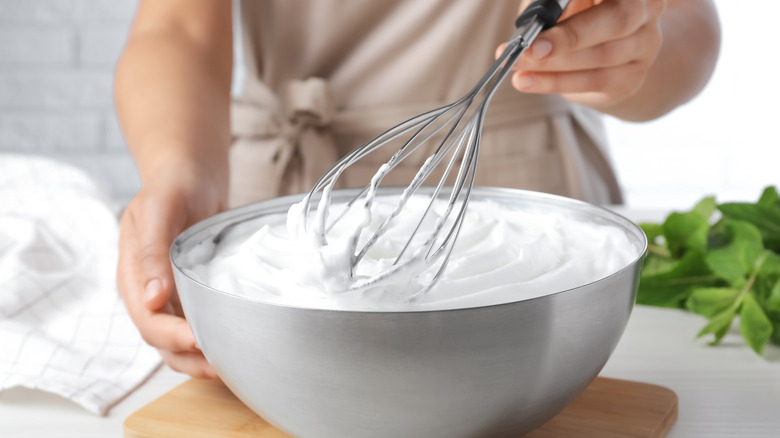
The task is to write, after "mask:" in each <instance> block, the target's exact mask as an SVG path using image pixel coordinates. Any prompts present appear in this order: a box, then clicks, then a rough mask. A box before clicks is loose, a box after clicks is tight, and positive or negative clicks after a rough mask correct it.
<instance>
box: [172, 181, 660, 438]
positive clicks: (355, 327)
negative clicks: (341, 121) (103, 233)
mask: <svg viewBox="0 0 780 438" xmlns="http://www.w3.org/2000/svg"><path fill="white" fill-rule="evenodd" d="M399 191H400V189H397V188H389V189H383V190H382V193H383V194H385V193H386V194H392V193H399ZM354 193H355V191H354V190H340V191H336V192H334V199H336V200H346V199H348V198H349V197H350V196H351V195H353V194H354ZM473 196H474V197H476V198H489V199H492V200H495V201H497V202H502V203H507V204H510V205H514V206H517V207H518V208H524V206H527V207H529V208H530V207H534V208H537V207H539V206H543V207H544V208H545V209H554V210H558V211H561V212H562V213H564V214H567V215H573V216H576V217H580V218H582V219H586V220H590V221H594V222H597V223H603V224H610V225H612V226H616V227H619V228H621V229H623V230H624V231H625V232H626V234H627V236H628V237H629V241H630V242H631V244H632V245H634V247H635V249H636V251H637V257H636V259H635V260H633V261H632V262H631V263H629V264H628V265H627V266H626V267H625V268H623V269H621V270H619V271H617V272H615V273H613V274H611V275H609V276H608V277H606V278H603V279H601V280H598V281H595V282H593V283H589V284H585V285H582V286H580V287H576V288H573V289H569V290H566V291H557V292H555V293H551V294H550V295H545V296H542V297H538V298H532V299H525V300H519V301H516V302H511V303H506V304H497V305H490V306H483V307H473V308H464V309H454V310H436V311H411V312H359V311H336V310H322V309H307V308H301V307H291V306H284V305H278V304H270V303H265V302H263V301H260V300H256V299H251V298H246V297H240V296H236V295H232V294H229V293H226V292H223V291H218V290H215V289H213V288H210V287H208V286H207V285H205V284H202V283H201V282H199V281H198V280H197V279H195V278H192V277H191V276H190V275H188V274H187V273H186V267H187V263H191V262H192V260H193V257H192V255H193V254H198V256H197V257H195V258H196V259H197V258H201V259H202V258H203V257H208V256H209V254H210V252H209V251H210V250H213V247H214V245H216V243H217V242H218V241H219V239H220V236H221V235H222V233H224V231H225V230H226V229H230V228H234V227H247V228H248V229H251V227H252V226H253V220H256V219H258V218H260V217H262V216H263V215H267V214H272V213H283V212H285V211H286V210H287V208H288V207H289V206H290V205H291V204H292V203H294V202H297V201H298V200H299V199H300V196H292V197H285V198H278V199H273V200H270V201H266V202H261V203H257V204H252V205H249V206H245V207H241V208H238V209H234V210H230V211H227V212H225V213H222V214H220V215H217V216H214V217H212V218H209V219H207V220H205V221H203V222H200V223H198V224H196V225H194V226H192V227H191V228H189V229H188V230H186V231H185V232H184V233H182V234H181V235H180V236H179V237H178V238H177V239H176V241H175V242H174V244H173V246H172V248H171V260H172V264H173V267H174V275H175V279H176V285H177V288H178V291H179V295H180V299H181V302H182V307H183V309H184V312H185V315H186V317H187V319H188V321H189V323H190V325H191V326H192V329H193V332H194V334H195V337H196V339H197V341H198V343H199V345H200V347H201V348H202V349H203V352H204V354H205V355H206V357H207V359H208V360H209V362H211V364H212V365H213V366H214V367H215V369H216V370H217V372H218V373H219V375H220V377H221V378H222V380H223V381H224V382H225V383H226V384H227V386H228V387H230V389H231V390H232V391H233V392H234V393H235V394H236V395H237V396H238V397H239V398H240V399H241V400H242V401H243V402H244V403H246V404H247V406H249V407H250V408H251V409H252V410H254V411H255V412H257V413H258V414H259V415H261V416H263V417H264V418H265V419H266V420H268V421H269V422H271V423H273V424H274V425H276V426H277V427H279V428H280V429H282V430H285V431H286V432H288V433H290V434H292V435H294V436H301V437H318V438H328V437H345V436H349V437H379V438H381V437H399V436H403V437H425V438H437V437H449V438H452V437H476V436H489V437H501V436H507V437H510V436H511V437H517V436H520V435H521V434H523V433H526V432H528V431H530V430H532V429H534V428H536V427H538V426H539V425H541V424H543V423H544V422H545V421H547V420H548V419H549V418H551V417H552V416H554V415H555V414H556V413H558V412H559V411H560V410H562V409H563V408H564V407H565V406H566V405H567V404H569V403H570V402H571V401H572V400H574V398H576V396H577V395H578V394H579V393H580V392H581V391H582V390H584V389H585V387H587V385H588V384H589V383H590V382H591V381H592V380H593V378H595V376H596V375H597V374H598V372H599V371H600V370H601V368H602V367H603V366H604V364H605V363H606V361H607V359H608V358H609V356H610V354H611V353H612V351H613V349H614V347H615V345H616V344H617V342H618V340H619V339H620V336H621V335H622V333H623V330H624V328H625V325H626V323H627V321H628V318H629V316H630V313H631V309H632V307H633V304H634V300H635V294H636V289H637V286H638V281H639V273H640V270H641V262H642V260H643V257H644V253H645V250H646V245H647V241H646V238H645V236H644V233H642V231H641V229H640V228H639V227H638V226H636V225H635V224H633V223H632V222H631V221H629V220H628V219H626V218H624V217H622V216H619V215H617V214H615V213H613V212H611V211H609V210H606V209H603V208H600V207H597V206H594V205H591V204H587V203H584V202H580V201H575V200H571V199H568V198H562V197H558V196H553V195H547V194H541V193H536V192H527V191H521V190H513V189H497V188H479V187H478V188H474V191H473ZM593 256H594V257H598V254H594V255H593Z"/></svg>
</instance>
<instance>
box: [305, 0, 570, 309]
mask: <svg viewBox="0 0 780 438" xmlns="http://www.w3.org/2000/svg"><path fill="white" fill-rule="evenodd" d="M568 3H569V0H535V1H533V2H532V3H531V4H530V5H529V6H528V7H527V8H526V9H525V10H524V11H523V13H522V14H521V15H520V16H519V17H518V18H517V20H516V21H515V26H516V28H517V32H516V34H515V36H514V37H513V38H512V39H511V40H510V41H509V42H508V43H507V46H506V49H505V50H504V51H503V53H502V54H501V55H500V56H499V57H498V59H497V60H496V61H495V62H494V63H493V65H492V66H491V67H490V69H489V70H488V71H487V73H486V74H485V75H484V76H483V77H482V78H481V79H480V80H479V82H477V84H476V85H475V86H474V88H472V89H471V91H469V92H468V93H467V94H466V95H465V96H463V97H462V98H461V99H459V100H457V101H455V102H453V103H451V104H449V105H445V106H443V107H440V108H437V109H434V110H431V111H428V112H426V113H424V114H420V115H418V116H416V117H412V118H411V119H409V120H407V121H405V122H402V123H400V124H398V125H397V126H395V127H393V128H391V129H389V130H387V131H386V132H384V133H383V134H381V135H379V136H378V137H376V138H375V139H373V140H371V141H369V142H367V143H365V144H364V145H362V146H360V147H358V148H357V149H355V150H353V151H352V152H350V153H349V154H348V155H346V156H345V157H344V158H343V159H341V160H340V161H339V162H338V163H337V164H336V165H335V166H334V167H333V168H331V169H330V170H329V171H327V172H326V173H325V174H324V175H323V176H322V177H321V178H320V179H319V180H318V181H317V183H315V185H314V186H313V188H312V189H311V191H310V192H309V193H308V195H307V196H306V197H305V198H304V199H303V201H302V202H301V204H299V205H300V214H301V215H302V217H301V218H300V220H301V222H300V223H301V224H302V227H303V230H304V231H305V232H306V233H309V235H313V236H314V238H315V239H316V242H317V244H319V245H327V243H328V233H329V232H330V231H331V230H332V229H333V227H334V226H335V225H336V224H337V223H338V222H339V221H340V220H342V218H343V217H344V215H345V214H346V212H347V211H348V210H349V209H350V208H352V206H353V205H357V206H358V207H360V206H361V204H356V203H358V202H362V203H363V204H362V207H363V208H364V209H365V211H366V212H369V216H368V218H367V219H366V220H365V221H364V222H363V223H362V224H361V225H359V226H358V227H357V229H355V230H354V233H353V234H351V235H350V239H349V250H350V256H349V257H350V260H349V273H348V275H349V287H348V289H349V290H353V291H354V290H364V289H367V288H370V287H374V286H381V285H383V284H388V283H390V282H392V277H393V276H395V275H399V274H400V273H403V274H402V275H405V276H408V275H410V273H411V274H413V275H419V274H420V273H422V272H428V271H433V269H434V268H435V267H436V265H437V264H438V268H437V269H436V270H435V271H433V272H434V274H433V275H428V278H429V280H427V281H425V282H421V284H420V288H419V290H418V291H417V292H416V293H414V294H413V295H412V296H411V297H410V300H411V301H413V300H414V299H416V298H417V297H418V296H420V295H421V294H423V293H425V292H426V291H427V290H429V289H430V288H431V287H432V286H433V285H434V284H435V283H436V282H437V281H438V280H439V278H440V277H441V275H442V272H443V271H444V269H445V267H446V266H447V262H448V261H449V258H450V254H451V253H452V250H453V247H454V244H455V241H456V240H457V237H458V234H459V232H460V230H461V227H462V225H463V221H464V218H465V214H466V210H467V207H468V203H469V198H470V195H471V189H472V187H473V186H474V179H475V175H476V168H477V156H478V154H479V144H480V137H481V132H482V125H483V121H484V118H485V112H486V110H487V107H488V104H489V103H490V99H491V98H492V97H493V94H494V93H495V92H496V89H497V88H498V86H499V85H500V83H501V82H502V81H503V80H504V78H505V77H506V76H507V75H508V74H509V73H510V71H511V69H512V66H513V65H514V64H515V62H516V61H517V59H518V58H519V57H520V55H521V54H522V53H523V51H524V50H525V49H526V48H528V47H529V46H530V45H531V43H532V42H533V41H534V39H535V38H536V36H537V35H538V34H539V33H540V32H541V31H542V30H544V29H547V28H549V27H552V26H553V25H555V23H556V22H557V20H558V18H559V17H560V15H561V13H562V12H563V9H564V8H565V7H566V6H567V5H568ZM440 133H443V135H444V138H443V140H442V141H441V142H440V143H439V144H438V145H437V146H435V147H433V148H432V150H433V153H432V154H430V155H429V156H428V158H427V159H426V160H425V162H424V163H423V165H422V166H421V167H420V169H419V171H417V173H416V174H415V175H414V177H413V178H412V180H411V182H410V183H409V185H408V186H406V187H405V188H404V189H403V192H402V194H401V196H400V197H399V198H398V200H397V202H396V204H395V206H394V208H393V209H392V211H391V213H390V214H389V215H388V216H386V218H385V219H384V220H383V221H382V222H381V224H380V225H379V227H378V228H377V229H376V230H375V231H374V232H373V233H372V234H371V235H370V236H369V237H368V238H367V239H366V238H365V237H363V238H362V239H361V236H360V234H361V231H362V230H363V228H366V227H367V226H368V225H369V222H370V211H371V206H372V203H373V201H374V197H375V195H376V193H377V191H378V189H379V186H380V184H381V182H382V180H383V178H384V177H385V176H386V175H387V173H388V172H390V171H391V170H392V169H394V168H395V167H396V166H398V165H399V164H400V163H401V162H403V161H404V160H405V159H407V158H408V157H409V156H410V155H411V154H412V153H414V152H415V151H417V150H418V149H420V147H421V146H423V145H426V144H428V142H429V141H431V139H432V138H433V137H434V136H436V135H441V134H440ZM398 144H401V146H400V147H398V149H397V151H396V152H395V153H394V154H393V155H392V156H391V158H390V159H389V161H387V162H386V163H385V164H383V165H382V166H381V167H380V168H379V170H378V171H377V173H376V174H375V175H374V177H373V178H372V179H371V181H370V183H369V184H368V185H366V186H365V187H363V188H362V190H359V191H358V192H357V194H356V195H355V196H354V197H353V198H352V199H351V200H350V201H349V202H347V204H346V206H345V207H344V208H343V210H341V212H339V213H337V214H336V215H332V214H331V211H330V209H331V191H332V190H333V188H334V186H335V185H336V182H337V181H338V180H339V178H341V177H342V176H343V174H344V172H345V170H346V169H347V168H349V167H350V166H352V165H353V164H355V163H356V162H357V161H358V160H361V159H362V158H363V157H365V156H366V155H368V154H371V153H372V152H374V151H376V150H378V149H380V148H387V147H392V145H396V146H397V145H398ZM428 146H430V145H428ZM429 150H430V149H429ZM445 158H446V160H445ZM439 166H443V172H442V176H441V177H440V178H439V180H438V182H437V183H436V185H435V188H434V189H433V191H432V195H431V200H430V202H429V203H428V204H427V207H426V208H424V210H423V211H422V212H421V214H420V216H419V221H418V222H417V223H416V226H415V227H414V229H413V230H412V232H411V235H410V236H409V239H408V240H406V243H405V244H404V245H403V246H402V248H401V249H400V251H399V252H398V253H397V254H395V255H394V257H395V259H394V261H393V262H392V264H391V265H390V266H389V267H388V268H387V269H384V270H382V271H381V272H378V273H372V274H371V275H359V274H358V271H359V269H358V266H359V265H360V263H361V260H363V259H364V257H365V256H366V254H367V253H368V252H369V250H371V248H372V247H374V246H375V245H376V243H377V242H378V241H379V239H381V238H382V236H383V235H384V234H385V232H386V231H387V230H388V228H389V226H390V224H391V222H392V221H393V220H394V219H395V218H396V217H397V216H398V215H399V214H400V213H401V212H402V210H403V209H404V207H405V206H406V204H407V201H408V200H409V198H410V197H411V196H412V195H413V194H414V193H415V192H416V191H417V190H418V189H419V188H420V186H422V185H423V183H424V182H425V181H426V180H427V179H428V178H429V177H430V176H431V174H432V173H433V172H434V170H435V169H437V168H439ZM456 167H457V170H456V171H455V173H454V174H453V170H455V168H456ZM453 177H454V183H453V184H452V186H447V185H445V183H446V182H447V181H448V178H453ZM318 198H319V200H318V203H317V207H316V210H315V211H314V212H313V213H314V214H312V204H313V203H314V202H315V201H317V199H318ZM438 198H442V199H444V198H446V199H447V204H446V208H445V209H444V211H443V213H441V215H440V216H439V217H438V218H437V220H436V222H435V225H434V226H433V230H432V232H431V233H430V234H428V235H427V236H420V237H418V238H417V240H415V236H417V234H418V233H419V232H420V230H421V228H422V224H423V222H425V220H426V218H427V217H429V214H430V213H431V210H432V206H433V204H434V201H435V200H436V199H438ZM331 216H334V217H331ZM360 240H362V241H363V242H362V243H361V245H360V247H358V243H359V241H360ZM413 240H414V241H415V244H414V245H413V244H412V242H413ZM420 240H422V242H420Z"/></svg>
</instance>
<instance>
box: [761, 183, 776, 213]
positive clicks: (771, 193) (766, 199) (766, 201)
mask: <svg viewBox="0 0 780 438" xmlns="http://www.w3.org/2000/svg"><path fill="white" fill-rule="evenodd" d="M758 205H760V206H762V207H767V208H775V209H780V194H778V193H777V189H776V188H775V187H774V186H769V187H767V188H765V189H764V192H763V193H761V198H760V199H759V200H758Z"/></svg>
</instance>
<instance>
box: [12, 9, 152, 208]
mask: <svg viewBox="0 0 780 438" xmlns="http://www.w3.org/2000/svg"><path fill="white" fill-rule="evenodd" d="M136 3H137V0H0V152H7V151H12V152H24V153H35V154H41V155H46V156H49V157H52V158H55V159H59V160H63V161H66V162H69V163H72V164H74V165H76V166H78V167H81V168H83V169H85V170H86V171H87V172H89V173H90V174H91V175H92V176H93V177H94V178H96V179H97V180H98V181H99V182H100V183H102V185H103V186H104V187H105V188H106V190H107V191H108V192H109V193H110V194H111V195H113V196H114V197H115V198H116V199H118V200H120V201H121V202H124V201H127V200H129V199H130V197H131V196H132V195H133V193H135V191H136V190H137V189H138V187H139V185H140V183H139V178H138V175H137V172H136V169H135V166H134V164H133V162H132V159H131V158H130V155H129V154H128V152H127V149H126V147H125V143H124V139H123V138H122V133H121V130H120V128H119V124H118V123H117V121H116V116H115V114H114V110H113V101H112V76H113V69H114V64H115V63H116V60H117V58H118V56H119V53H120V51H121V49H122V45H123V44H124V39H125V35H126V33H127V29H128V27H129V25H130V21H131V19H132V17H133V14H134V12H135V7H136Z"/></svg>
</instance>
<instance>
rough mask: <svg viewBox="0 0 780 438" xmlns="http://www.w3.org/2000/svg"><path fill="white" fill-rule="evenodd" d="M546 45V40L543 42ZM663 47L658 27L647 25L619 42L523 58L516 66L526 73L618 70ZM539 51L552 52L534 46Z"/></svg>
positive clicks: (651, 57) (608, 42)
mask: <svg viewBox="0 0 780 438" xmlns="http://www.w3.org/2000/svg"><path fill="white" fill-rule="evenodd" d="M543 43H544V41H543ZM660 46H661V36H660V33H659V32H658V29H657V28H656V27H655V24H653V23H651V24H646V25H645V26H643V27H641V28H640V29H639V30H638V31H637V32H635V33H633V34H631V35H629V36H627V37H624V38H620V39H616V40H611V41H607V42H605V43H602V44H598V45H596V46H593V47H588V48H586V49H582V50H577V51H574V52H571V53H568V54H566V55H565V56H551V57H543V58H542V59H535V58H534V57H533V56H534V54H532V56H524V57H522V58H521V59H520V61H518V63H517V67H518V68H519V69H521V70H527V71H576V70H590V69H595V68H604V67H616V66H619V65H622V64H628V63H630V62H633V61H639V60H652V59H653V58H654V55H655V54H656V53H658V50H659V49H660ZM534 49H536V50H537V53H536V54H538V53H539V51H540V50H542V51H543V50H547V51H548V53H549V51H550V50H551V46H544V44H543V45H542V46H541V49H540V46H534Z"/></svg>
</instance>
